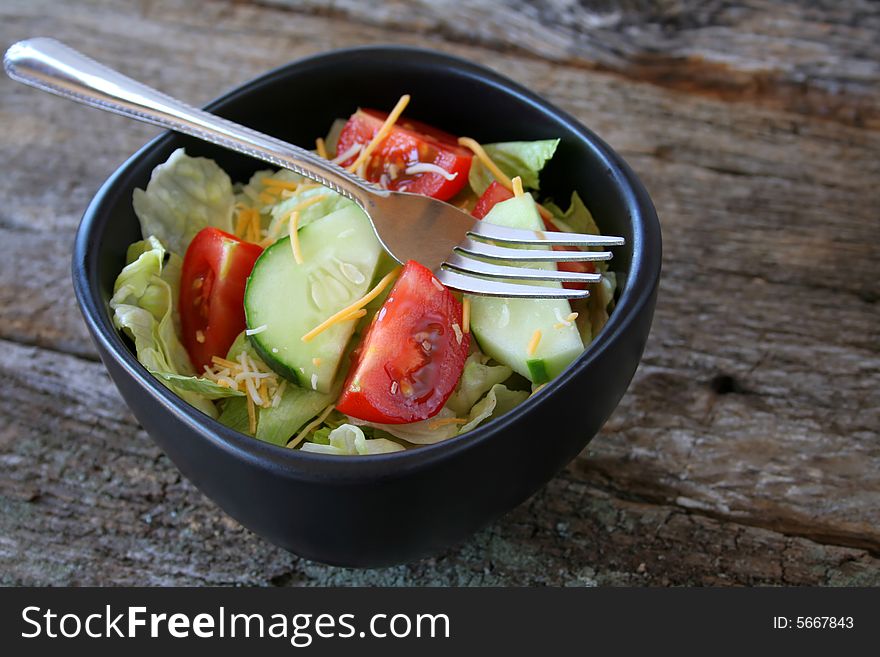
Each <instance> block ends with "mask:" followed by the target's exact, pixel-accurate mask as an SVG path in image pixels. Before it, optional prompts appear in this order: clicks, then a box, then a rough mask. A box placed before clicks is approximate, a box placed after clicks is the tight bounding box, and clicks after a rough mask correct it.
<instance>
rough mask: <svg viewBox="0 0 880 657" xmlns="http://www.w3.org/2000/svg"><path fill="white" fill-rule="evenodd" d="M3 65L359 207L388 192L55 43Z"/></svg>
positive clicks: (36, 46)
mask: <svg viewBox="0 0 880 657" xmlns="http://www.w3.org/2000/svg"><path fill="white" fill-rule="evenodd" d="M3 67H4V68H5V69H6V73H7V74H8V75H9V77H11V78H12V79H14V80H17V81H19V82H23V83H24V84H27V85H30V86H32V87H36V88H37V89H42V90H43V91H48V92H50V93H54V94H57V95H59V96H63V97H65V98H69V99H71V100H75V101H77V102H79V103H83V104H85V105H91V106H92V107H97V108H99V109H103V110H107V111H108V112H113V113H115V114H121V115H122V116H127V117H129V118H132V119H137V120H139V121H143V122H145V123H152V124H154V125H158V126H161V127H163V128H168V129H170V130H175V131H177V132H182V133H184V134H187V135H190V136H193V137H196V138H198V139H202V140H204V141H208V142H211V143H214V144H217V145H218V146H223V147H225V148H228V149H231V150H233V151H237V152H239V153H243V154H244V155H249V156H250V157H254V158H256V159H258V160H263V161H265V162H269V163H271V164H274V165H275V166H278V167H282V168H286V169H290V170H292V171H294V172H296V173H298V174H300V175H302V176H305V177H306V178H310V179H311V180H314V181H315V182H318V183H320V184H322V185H324V186H326V187H329V188H330V189H332V190H334V191H336V192H339V193H340V194H342V195H343V196H345V197H347V198H350V199H351V200H353V201H355V202H356V203H358V204H359V205H360V206H361V207H366V206H367V205H368V204H369V197H370V196H371V195H380V196H386V195H387V194H388V192H387V191H385V190H383V189H380V188H377V187H372V186H367V185H366V184H364V182H363V181H362V180H361V179H359V178H357V177H356V176H354V175H352V174H350V173H349V172H348V171H346V170H344V169H343V168H341V167H339V166H336V165H335V164H331V163H330V162H328V161H327V160H324V159H323V158H320V157H317V156H315V155H313V154H312V153H310V152H308V151H307V150H305V149H303V148H299V147H298V146H294V145H293V144H288V143H287V142H284V141H282V140H280V139H276V138H274V137H270V136H269V135H265V134H263V133H261V132H257V131H256V130H252V129H250V128H246V127H244V126H242V125H239V124H237V123H234V122H232V121H229V120H227V119H223V118H220V117H219V116H216V115H214V114H210V113H209V112H205V111H204V110H200V109H198V108H195V107H192V106H191V105H188V104H186V103H184V102H181V101H179V100H177V99H175V98H172V97H171V96H168V95H166V94H164V93H162V92H160V91H157V90H156V89H153V88H152V87H148V86H147V85H145V84H142V83H141V82H137V81H136V80H132V79H131V78H129V77H127V76H125V75H122V74H121V73H119V72H118V71H114V70H113V69H111V68H109V67H107V66H104V65H103V64H99V63H98V62H96V61H94V60H93V59H90V58H89V57H86V56H85V55H83V54H82V53H80V52H77V51H76V50H74V49H73V48H70V47H69V46H66V45H64V44H63V43H61V42H60V41H56V40H55V39H49V38H46V37H37V38H33V39H27V40H25V41H19V42H18V43H16V44H14V45H12V46H11V47H10V48H9V50H8V51H7V52H6V55H5V57H4V58H3Z"/></svg>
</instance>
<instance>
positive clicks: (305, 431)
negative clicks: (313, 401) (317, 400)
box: [287, 404, 333, 449]
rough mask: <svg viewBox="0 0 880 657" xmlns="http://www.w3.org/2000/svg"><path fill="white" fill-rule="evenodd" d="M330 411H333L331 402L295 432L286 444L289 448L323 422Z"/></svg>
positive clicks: (298, 442) (297, 443)
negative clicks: (300, 429)
mask: <svg viewBox="0 0 880 657" xmlns="http://www.w3.org/2000/svg"><path fill="white" fill-rule="evenodd" d="M332 411H333V404H330V405H329V406H328V407H327V408H325V409H324V410H323V411H321V414H320V415H318V417H316V418H315V419H314V420H312V421H311V422H309V423H308V424H307V425H306V426H304V427H303V428H302V431H300V432H299V433H298V434H296V437H295V438H292V439H291V441H290V442H289V443H287V446H288V447H289V448H290V449H293V448H294V447H296V446H297V445H299V444H300V443H301V442H302V441H303V439H304V438H305V437H306V436H307V435H309V434H310V433H311V432H312V431H313V430H314V429H317V428H318V427H319V426H321V425H322V424H324V420H326V419H327V416H328V415H330V413H331V412H332Z"/></svg>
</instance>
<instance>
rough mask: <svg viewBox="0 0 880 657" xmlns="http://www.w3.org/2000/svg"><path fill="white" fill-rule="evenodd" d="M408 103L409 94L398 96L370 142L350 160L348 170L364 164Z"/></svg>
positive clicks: (354, 169)
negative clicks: (352, 160)
mask: <svg viewBox="0 0 880 657" xmlns="http://www.w3.org/2000/svg"><path fill="white" fill-rule="evenodd" d="M408 104H409V94H404V95H403V96H401V97H400V100H398V101H397V104H396V105H395V106H394V109H393V110H391V112H389V114H388V118H387V119H385V122H384V123H383V124H382V127H381V128H379V130H378V132H376V134H375V135H373V138H372V139H371V140H370V143H369V144H367V146H366V148H364V150H362V151H361V152H360V155H358V156H357V158H356V159H355V161H354V162H352V163H351V165H349V167H348V170H349V171H357V170H358V169H359V168H360V166H361V165H362V164H365V163H366V162H367V159H368V158H369V157H370V155H372V153H373V151H374V150H375V149H376V147H377V146H378V145H379V144H381V143H382V141H383V140H384V139H385V137H387V136H388V133H389V132H391V128H393V127H394V124H395V123H396V122H397V119H398V118H400V115H401V114H402V113H403V110H404V109H406V106H407V105H408Z"/></svg>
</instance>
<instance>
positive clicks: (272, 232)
mask: <svg viewBox="0 0 880 657" xmlns="http://www.w3.org/2000/svg"><path fill="white" fill-rule="evenodd" d="M314 186H315V187H320V186H321V185H314ZM305 189H310V187H308V186H307V185H302V186H301V187H300V188H299V191H303V190H305ZM325 198H327V195H326V194H315V195H314V196H312V197H310V198H307V199H306V200H305V201H302V202H301V203H297V204H296V205H294V206H293V207H292V208H290V209H289V210H287V211H286V212H285V213H284V214H283V215H281V216H280V217H278V218H277V219H275V220H274V221H273V222H272V223H271V224H270V225H269V230H268V231H266V237H265V239H263V240H262V241H261V242H260V246H262V247H263V248H265V247H268V246H271V245H272V244H274V243H275V240H277V239H278V235H279V234H280V233H281V226H283V225H284V222H285V221H287V220H288V219H289V218H290V217H291V215H293V213H294V212H301V211H303V210H305V209H306V208H310V207H311V206H313V205H315V204H316V203H320V202H321V201H323V200H324V199H325Z"/></svg>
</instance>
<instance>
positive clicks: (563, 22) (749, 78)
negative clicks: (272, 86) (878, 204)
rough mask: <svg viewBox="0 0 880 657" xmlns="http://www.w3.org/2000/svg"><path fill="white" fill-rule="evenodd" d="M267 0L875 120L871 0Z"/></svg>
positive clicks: (876, 53)
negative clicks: (815, 0) (667, 0)
mask: <svg viewBox="0 0 880 657" xmlns="http://www.w3.org/2000/svg"><path fill="white" fill-rule="evenodd" d="M262 1H263V2H264V3H265V4H266V5H268V6H276V7H284V8H285V9H288V10H290V11H294V12H297V13H302V12H311V13H314V14H317V15H327V16H333V17H337V18H345V19H348V20H355V21H358V22H363V23H366V24H370V25H376V26H380V27H393V28H395V29H397V30H400V31H407V32H415V33H418V34H422V35H430V36H437V35H439V36H442V37H443V38H444V39H447V40H450V41H454V42H461V43H468V44H471V43H478V44H480V45H483V46H486V47H488V48H491V49H493V50H498V51H501V52H504V53H516V54H517V55H528V56H533V57H538V58H541V59H546V60H550V61H553V62H559V63H562V64H566V65H567V66H580V67H587V68H592V69H598V70H603V71H610V72H614V73H617V74H619V75H622V76H624V77H626V78H627V79H631V80H637V81H647V82H651V83H653V84H657V85H659V86H662V87H666V88H671V89H678V90H682V91H686V92H689V93H699V94H705V95H709V96H713V97H717V98H723V99H725V100H729V101H734V102H748V103H750V104H755V103H759V104H762V105H765V106H767V107H773V108H777V109H783V110H786V111H790V112H795V113H804V114H809V115H813V116H822V117H825V118H827V119H830V120H834V121H840V122H843V123H847V124H850V125H857V126H870V127H872V128H873V129H876V128H878V127H880V111H878V102H877V101H878V98H880V91H878V87H877V85H876V81H877V79H878V77H880V41H878V39H877V38H876V36H877V34H878V31H880V7H878V5H877V3H875V2H870V0H863V1H855V2H853V1H847V2H833V1H826V2H812V1H809V0H799V1H796V2H792V1H790V0H750V1H748V2H728V1H726V0H710V1H708V2H707V1H706V0H683V1H680V2H653V1H651V0H624V1H622V2H608V1H607V0H581V1H580V2H573V1H572V0H539V1H531V0H501V1H499V2H486V1H485V0H439V1H438V0H416V1H412V0H394V1H392V2H385V3H381V4H380V5H379V6H376V3H367V2H359V1H358V0H262Z"/></svg>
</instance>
